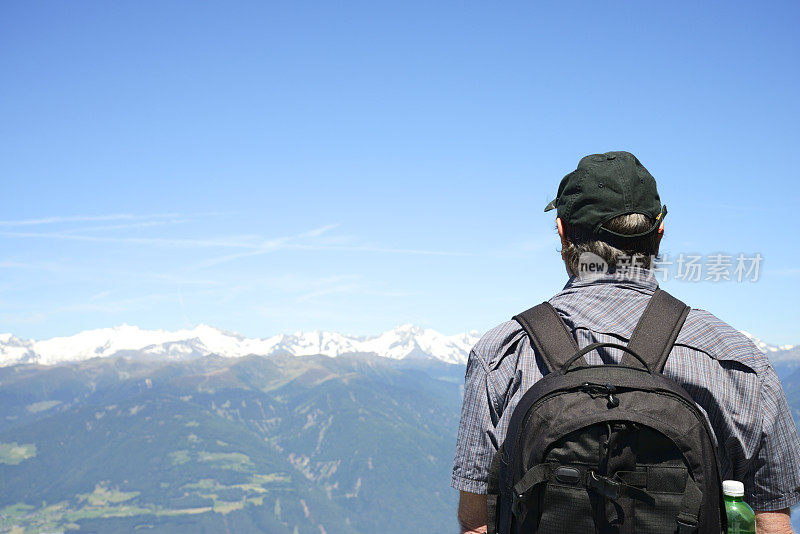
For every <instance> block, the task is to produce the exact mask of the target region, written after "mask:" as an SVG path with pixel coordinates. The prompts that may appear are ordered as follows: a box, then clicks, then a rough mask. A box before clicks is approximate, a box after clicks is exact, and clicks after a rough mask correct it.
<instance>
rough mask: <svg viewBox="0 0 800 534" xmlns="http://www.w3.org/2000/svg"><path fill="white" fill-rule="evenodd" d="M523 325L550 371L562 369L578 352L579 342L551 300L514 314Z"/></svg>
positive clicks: (516, 319)
mask: <svg viewBox="0 0 800 534" xmlns="http://www.w3.org/2000/svg"><path fill="white" fill-rule="evenodd" d="M514 320H515V321H517V322H518V323H519V324H521V325H522V328H524V329H525V332H526V333H527V334H528V337H529V338H530V340H531V343H532V344H533V346H534V347H535V348H536V352H538V353H539V356H541V358H542V361H543V362H544V364H545V365H546V366H547V370H548V372H551V373H552V372H553V371H556V370H558V369H561V367H563V365H564V364H565V363H567V360H569V359H570V358H571V357H572V356H573V355H574V354H575V353H577V352H578V350H579V349H578V343H577V342H576V341H575V338H574V337H572V333H571V332H570V331H569V329H568V328H567V325H565V324H564V321H563V319H561V316H560V315H559V314H558V312H557V311H556V309H555V308H553V306H552V305H551V304H550V303H549V302H543V303H541V304H539V305H537V306H534V307H533V308H531V309H529V310H526V311H524V312H522V313H520V314H519V315H515V316H514Z"/></svg>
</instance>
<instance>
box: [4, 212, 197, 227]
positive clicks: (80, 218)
mask: <svg viewBox="0 0 800 534" xmlns="http://www.w3.org/2000/svg"><path fill="white" fill-rule="evenodd" d="M179 217H182V215H181V214H178V213H156V214H151V215H133V214H130V213H112V214H107V215H70V216H57V217H42V218H39V219H21V220H14V221H0V226H37V225H44V224H63V223H73V222H98V221H133V220H152V219H175V218H179Z"/></svg>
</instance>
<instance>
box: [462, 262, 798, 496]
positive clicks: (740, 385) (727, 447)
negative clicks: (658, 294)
mask: <svg viewBox="0 0 800 534" xmlns="http://www.w3.org/2000/svg"><path fill="white" fill-rule="evenodd" d="M657 287H658V283H657V281H656V279H655V277H654V276H653V274H652V272H651V271H649V270H647V269H641V268H638V267H632V268H631V269H630V270H629V271H628V272H627V273H626V274H619V273H615V274H604V275H601V276H598V277H594V278H592V279H582V278H572V279H570V281H569V282H568V283H567V285H566V286H565V287H564V289H563V290H562V291H561V292H560V293H558V294H557V295H555V296H554V297H553V298H552V299H550V303H551V304H552V305H553V306H554V307H555V308H556V310H558V312H559V314H560V315H561V317H562V318H563V319H564V322H565V323H566V324H567V326H568V327H569V328H570V330H571V331H572V333H573V335H574V336H575V338H576V340H577V342H578V346H579V347H580V348H583V347H586V346H587V345H589V344H591V343H595V342H616V343H622V344H626V343H627V342H628V340H629V339H630V336H631V334H632V333H633V329H634V327H635V325H636V322H637V321H638V320H639V317H640V316H641V314H642V312H643V311H644V308H645V306H646V305H647V303H648V301H649V298H650V296H652V294H653V292H654V291H655V289H656V288H657ZM519 311H521V310H519ZM621 357H622V352H621V351H619V350H618V349H614V348H601V349H599V350H598V351H595V352H592V353H590V354H587V355H586V359H587V362H588V363H589V364H600V363H619V361H620V359H621ZM542 372H543V369H540V368H539V366H538V365H537V362H536V354H535V349H534V348H533V347H532V346H531V343H530V341H529V339H528V337H527V335H525V332H524V331H523V330H522V327H521V326H520V325H519V324H518V323H517V322H516V321H508V322H505V323H503V324H501V325H499V326H497V327H496V328H493V329H492V330H490V331H489V332H487V333H486V334H485V335H484V336H483V337H482V338H481V339H480V341H478V343H477V344H476V345H475V347H474V348H473V349H472V351H471V353H470V356H469V360H468V362H467V369H466V377H465V384H464V404H463V408H462V411H461V423H460V426H459V430H458V443H457V447H456V454H455V461H454V465H453V476H452V486H453V487H454V488H456V489H459V490H463V491H468V492H472V493H486V482H487V477H488V473H489V466H490V464H491V461H492V458H493V456H494V453H495V451H496V450H497V449H498V447H499V446H500V444H501V443H503V440H504V439H505V435H506V431H507V429H508V423H509V420H510V418H511V413H512V412H513V410H514V407H515V406H516V405H517V403H518V402H519V400H520V398H521V397H522V395H523V394H524V393H525V391H527V390H528V388H530V387H531V385H532V384H533V383H535V382H536V381H537V380H539V379H540V378H541V377H542ZM664 374H666V375H667V376H668V377H670V378H672V379H673V380H675V381H677V382H678V383H679V384H681V385H682V386H683V387H684V388H685V389H686V391H687V392H688V393H689V394H690V395H691V396H692V398H693V399H694V400H695V402H696V403H697V404H698V406H699V407H700V409H701V410H702V412H703V413H704V415H705V416H706V418H707V419H708V421H709V423H710V424H711V428H713V430H714V433H715V435H716V439H717V442H718V443H717V445H718V449H719V456H720V463H721V468H722V475H723V478H724V479H733V480H740V481H742V482H744V484H745V500H746V501H747V502H748V503H749V504H750V505H751V506H752V507H753V508H754V509H755V510H759V511H769V510H779V509H782V508H786V507H788V506H791V505H793V504H795V503H797V502H799V501H800V438H798V435H797V428H796V427H795V424H794V422H793V420H792V416H791V412H790V410H789V407H788V405H787V402H786V396H785V395H784V392H783V389H782V388H781V384H780V382H779V381H778V377H777V375H776V374H775V371H774V369H773V368H772V365H771V364H770V362H769V360H768V359H767V357H766V356H765V355H764V354H763V353H762V352H761V351H760V350H758V348H756V346H755V345H754V344H753V343H752V342H751V341H750V340H749V339H747V337H745V336H744V335H743V334H742V333H741V332H739V331H737V330H735V329H734V328H732V327H731V326H729V325H728V324H726V323H724V322H722V321H721V320H719V319H718V318H716V317H715V316H714V315H712V314H710V313H709V312H707V311H704V310H698V309H692V311H691V312H690V313H689V316H688V318H687V320H686V323H685V324H684V326H683V328H682V329H681V331H680V334H679V335H678V338H677V340H676V343H675V346H674V347H673V349H672V351H671V352H670V355H669V358H668V360H667V364H666V367H665V369H664Z"/></svg>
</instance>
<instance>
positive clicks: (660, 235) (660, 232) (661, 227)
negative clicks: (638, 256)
mask: <svg viewBox="0 0 800 534" xmlns="http://www.w3.org/2000/svg"><path fill="white" fill-rule="evenodd" d="M663 237H664V221H661V224H659V225H658V240H657V241H656V254H655V255H656V256H658V251H659V249H660V248H661V239H662V238H663Z"/></svg>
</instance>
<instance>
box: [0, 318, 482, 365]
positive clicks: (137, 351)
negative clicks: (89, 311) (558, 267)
mask: <svg viewBox="0 0 800 534" xmlns="http://www.w3.org/2000/svg"><path fill="white" fill-rule="evenodd" d="M479 338H480V335H479V334H478V332H476V331H471V332H465V333H462V334H456V335H453V336H447V335H444V334H440V333H439V332H437V331H435V330H432V329H426V328H422V327H419V326H414V325H411V324H405V325H401V326H398V327H396V328H394V329H392V330H388V331H386V332H383V333H381V334H378V335H374V336H350V335H346V334H340V333H338V332H326V331H321V330H314V331H311V332H295V333H294V334H277V335H274V336H271V337H268V338H247V337H245V336H242V335H240V334H238V333H235V332H229V331H225V330H221V329H219V328H216V327H213V326H209V325H205V324H200V325H198V326H196V327H194V328H193V329H181V330H173V331H169V330H145V329H142V328H139V327H137V326H132V325H127V324H123V325H120V326H115V327H111V328H99V329H95V330H84V331H82V332H79V333H77V334H74V335H72V336H62V337H54V338H50V339H44V340H40V341H37V340H29V339H20V338H17V337H15V336H14V335H13V334H9V333H5V334H0V366H9V365H16V364H39V365H54V364H59V363H65V362H74V361H83V360H88V359H91V358H97V357H101V358H109V357H114V356H126V357H131V358H139V359H163V360H175V361H180V360H190V359H194V358H198V357H203V356H210V355H217V356H223V357H229V358H238V357H242V356H249V355H256V356H272V355H275V354H279V353H288V354H292V355H295V356H301V355H310V354H322V355H324V356H330V357H337V356H341V355H342V354H349V353H374V354H379V355H381V356H383V357H386V358H390V359H398V360H399V359H403V358H406V357H412V358H413V357H417V358H423V359H424V358H434V359H437V360H440V361H443V362H445V363H454V364H464V363H466V361H467V356H468V355H469V351H470V349H471V348H472V347H473V346H474V345H475V343H477V341H478V339H479Z"/></svg>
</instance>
